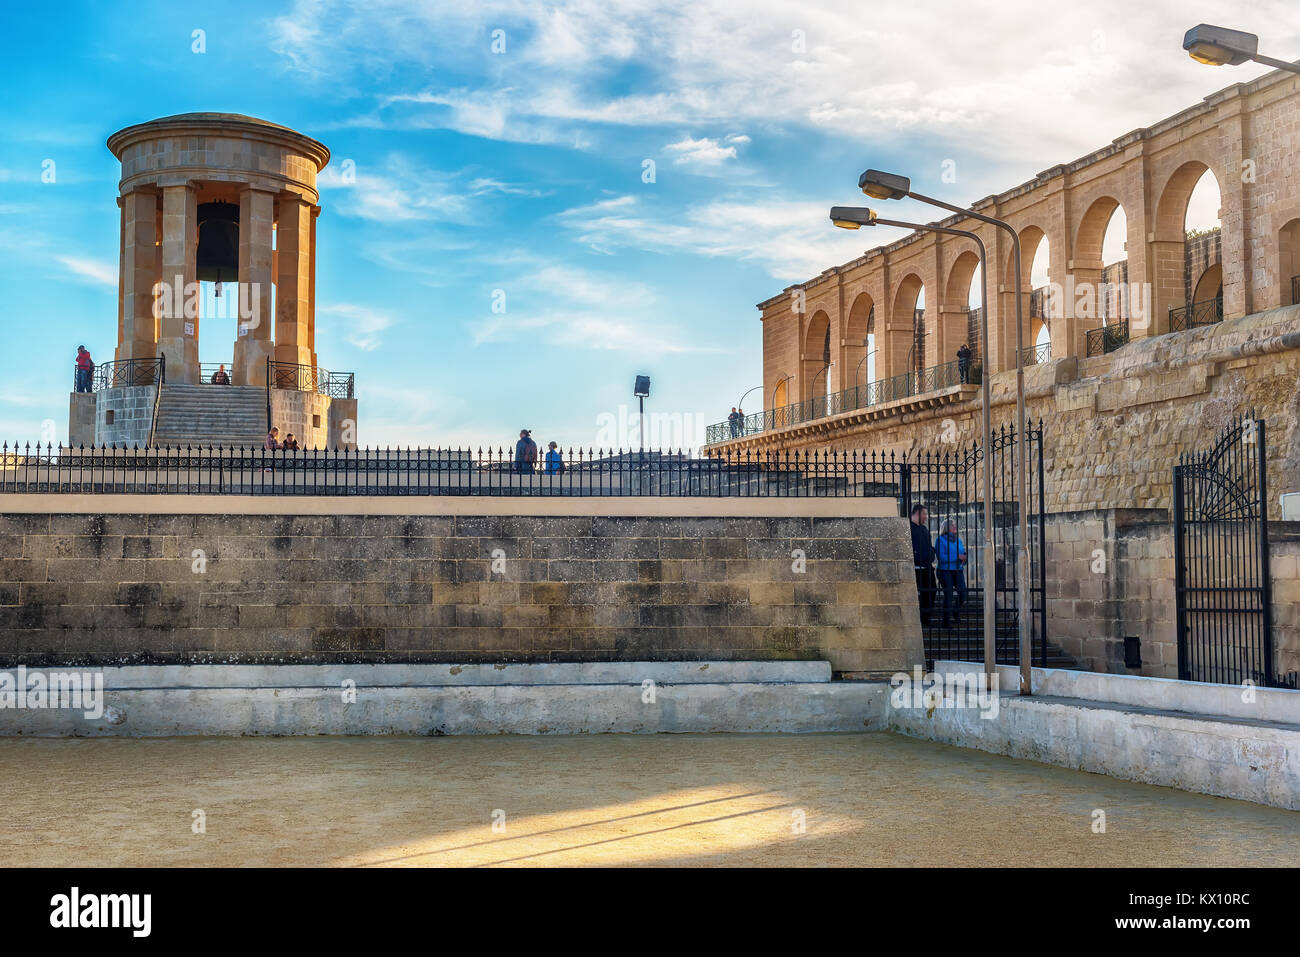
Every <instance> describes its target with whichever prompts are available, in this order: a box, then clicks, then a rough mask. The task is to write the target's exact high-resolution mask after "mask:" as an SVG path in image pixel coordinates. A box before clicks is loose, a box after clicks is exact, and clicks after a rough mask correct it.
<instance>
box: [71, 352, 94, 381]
mask: <svg viewBox="0 0 1300 957" xmlns="http://www.w3.org/2000/svg"><path fill="white" fill-rule="evenodd" d="M94 372H95V363H94V360H92V359H91V358H90V351H89V350H88V349H86V347H85V346H77V374H76V377H75V379H74V383H75V386H76V390H77V391H78V392H89V391H90V377H91V376H92V375H94Z"/></svg>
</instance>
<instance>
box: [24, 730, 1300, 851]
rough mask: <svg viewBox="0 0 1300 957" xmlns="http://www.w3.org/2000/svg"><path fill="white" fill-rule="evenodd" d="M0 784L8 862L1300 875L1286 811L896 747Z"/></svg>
mask: <svg viewBox="0 0 1300 957" xmlns="http://www.w3.org/2000/svg"><path fill="white" fill-rule="evenodd" d="M0 769H2V770H3V774H2V775H0V852H2V853H3V858H2V859H3V861H4V863H5V864H6V865H9V866H16V865H43V866H59V865H80V866H86V865H89V866H101V865H102V866H124V865H125V866H132V865H307V866H317V865H328V866H339V865H342V866H355V865H383V866H450V865H454V866H475V865H489V864H490V865H559V866H573V865H593V864H594V865H637V864H643V865H644V864H650V865H795V866H799V865H812V866H820V865H922V866H924V865H999V864H1030V865H1034V864H1045V865H1055V866H1083V867H1091V866H1112V865H1139V866H1141V865H1193V864H1195V865H1226V866H1251V867H1259V866H1269V865H1292V866H1294V865H1297V864H1300V814H1297V813H1294V812H1289V811H1282V810H1277V809H1273V808H1266V807H1261V806H1258V805H1254V804H1247V803H1243V802H1240V801H1231V800H1224V799H1220V798H1212V797H1205V796H1201V795H1194V794H1186V793H1184V792H1181V791H1176V790H1172V789H1169V788H1159V787H1151V786H1148V785H1142V784H1132V783H1128V782H1124V781H1116V780H1113V779H1111V778H1107V777H1103V776H1100V775H1095V774H1085V773H1081V772H1076V771H1067V770H1063V769H1060V768H1053V767H1048V766H1046V765H1040V764H1033V763H1030V762H1026V761H1016V760H1012V759H1009V758H1002V757H997V756H994V755H988V754H984V753H982V752H979V751H970V750H964V749H960V748H951V747H947V746H945V745H939V744H934V743H931V742H928V741H918V740H913V739H910V738H905V737H901V736H896V735H890V734H828V735H674V736H669V735H597V736H589V737H446V738H324V737H321V738H169V739H156V740H138V739H136V740H132V739H97V740H90V739H29V740H18V739H4V740H0ZM196 809H200V810H202V811H203V812H204V823H205V825H206V833H201V834H196V833H194V832H193V825H192V822H193V819H194V815H193V812H194V811H195V810H196ZM1096 809H1100V810H1103V811H1104V812H1105V815H1106V832H1105V833H1104V834H1095V833H1093V830H1092V827H1093V820H1094V810H1096ZM494 818H495V819H496V820H497V822H498V823H497V825H496V826H495V827H494V823H493V822H494ZM801 825H802V827H801Z"/></svg>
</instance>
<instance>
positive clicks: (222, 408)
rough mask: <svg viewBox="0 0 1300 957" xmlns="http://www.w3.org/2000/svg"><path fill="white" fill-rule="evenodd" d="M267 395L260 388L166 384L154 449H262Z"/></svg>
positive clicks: (157, 422)
mask: <svg viewBox="0 0 1300 957" xmlns="http://www.w3.org/2000/svg"><path fill="white" fill-rule="evenodd" d="M265 433H266V391H265V390H264V389H262V388H259V387H258V386H211V385H187V384H170V383H169V384H166V385H164V386H163V387H162V392H161V394H160V395H159V397H158V418H157V421H156V423H155V426H154V445H155V446H173V447H176V446H180V447H184V446H191V447H192V446H198V445H203V446H208V445H224V446H239V447H248V446H251V447H254V448H257V447H260V446H261V445H262V443H263V442H264V440H265Z"/></svg>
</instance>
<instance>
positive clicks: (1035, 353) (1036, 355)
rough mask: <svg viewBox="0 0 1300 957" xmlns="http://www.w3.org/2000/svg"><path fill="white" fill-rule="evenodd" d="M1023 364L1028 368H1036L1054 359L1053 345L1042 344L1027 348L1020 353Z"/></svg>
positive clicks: (1048, 343)
mask: <svg viewBox="0 0 1300 957" xmlns="http://www.w3.org/2000/svg"><path fill="white" fill-rule="evenodd" d="M1020 356H1021V362H1022V363H1023V364H1024V365H1027V366H1035V365H1039V364H1040V363H1043V362H1046V361H1048V360H1049V359H1051V358H1052V344H1051V343H1050V342H1042V343H1039V344H1038V345H1034V346H1026V347H1025V348H1024V349H1023V350H1021V353H1020Z"/></svg>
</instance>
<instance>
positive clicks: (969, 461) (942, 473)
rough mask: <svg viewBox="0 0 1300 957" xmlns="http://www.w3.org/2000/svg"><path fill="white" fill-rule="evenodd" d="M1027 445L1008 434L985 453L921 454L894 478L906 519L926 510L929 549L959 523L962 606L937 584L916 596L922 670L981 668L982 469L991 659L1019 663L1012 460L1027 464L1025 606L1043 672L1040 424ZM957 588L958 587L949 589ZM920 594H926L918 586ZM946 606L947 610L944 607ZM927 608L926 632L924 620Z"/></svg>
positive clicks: (997, 435) (1002, 432) (954, 593)
mask: <svg viewBox="0 0 1300 957" xmlns="http://www.w3.org/2000/svg"><path fill="white" fill-rule="evenodd" d="M1027 432H1028V436H1029V441H1028V442H1019V441H1017V438H1016V434H1015V431H1014V430H1013V429H1008V428H1005V427H1004V428H1002V429H999V430H998V431H996V432H994V433H993V435H992V438H991V441H990V442H989V444H988V447H989V449H990V450H991V454H990V455H989V457H988V459H987V461H986V459H985V456H984V449H983V448H982V447H981V446H980V445H978V444H977V445H973V446H971V447H969V448H967V449H964V450H961V451H956V452H946V453H921V454H919V455H916V456H914V457H910V458H908V459H905V460H904V461H903V462H902V463H901V466H900V470H899V490H898V497H899V505H900V510H901V513H902V515H903V516H904V517H910V515H911V511H912V506H914V505H924V506H925V507H926V509H927V511H928V512H929V518H930V529H929V533H928V534H929V536H930V539H931V541H932V542H933V541H934V540H935V539H936V537H937V536H938V535H941V534H942V532H943V528H944V526H945V524H946V523H947V522H948V521H950V520H951V521H953V522H956V524H957V535H958V538H959V539H960V540H961V542H962V544H964V545H965V547H966V554H967V562H966V565H965V568H964V569H963V572H964V574H963V578H964V584H965V586H966V600H965V601H964V602H962V603H961V605H960V607H954V606H956V605H957V601H958V598H959V591H958V589H957V588H956V587H950V588H945V582H944V581H943V580H942V578H940V577H937V576H936V578H935V579H933V580H932V581H931V582H930V584H929V591H928V594H927V593H925V592H924V591H923V593H922V594H921V604H922V627H921V633H922V636H923V637H924V640H925V657H926V661H927V664H932V663H933V662H934V661H936V660H938V659H941V658H947V659H952V660H956V661H983V660H984V569H983V559H984V556H983V547H982V546H983V541H984V499H983V494H982V474H981V470H982V469H983V468H985V467H986V465H987V467H989V468H990V469H991V470H992V484H993V552H994V562H995V569H994V571H995V587H996V594H997V598H996V608H997V611H996V615H995V622H996V630H995V634H996V651H997V660H998V663H1000V664H1018V663H1019V661H1020V634H1019V624H1018V623H1019V615H1020V608H1019V604H1020V594H1019V583H1018V581H1017V578H1016V574H1017V573H1016V548H1017V545H1018V543H1019V538H1020V511H1019V509H1020V507H1021V504H1020V503H1019V502H1018V501H1017V497H1016V475H1017V472H1016V469H1017V466H1018V464H1019V463H1018V460H1017V455H1019V454H1021V453H1022V452H1024V453H1025V454H1028V456H1029V488H1028V493H1029V501H1028V502H1027V503H1024V507H1025V508H1027V509H1028V515H1027V516H1026V517H1027V520H1028V532H1029V548H1028V554H1029V569H1028V571H1029V603H1030V640H1031V647H1032V660H1033V662H1034V664H1035V665H1036V666H1038V667H1040V668H1042V667H1047V665H1048V653H1047V608H1046V602H1045V601H1044V595H1043V568H1044V567H1045V565H1046V544H1045V538H1044V535H1043V423H1042V421H1041V420H1039V422H1038V423H1037V425H1035V424H1034V423H1033V422H1030V423H1028V426H1027ZM948 584H950V585H955V583H948ZM918 587H919V588H923V587H924V586H922V585H921V583H920V582H918ZM945 603H947V607H945ZM927 604H928V605H930V608H929V615H928V619H929V620H928V624H927V623H926V618H927V615H926V614H925V611H926V605H927Z"/></svg>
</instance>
